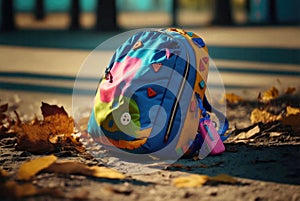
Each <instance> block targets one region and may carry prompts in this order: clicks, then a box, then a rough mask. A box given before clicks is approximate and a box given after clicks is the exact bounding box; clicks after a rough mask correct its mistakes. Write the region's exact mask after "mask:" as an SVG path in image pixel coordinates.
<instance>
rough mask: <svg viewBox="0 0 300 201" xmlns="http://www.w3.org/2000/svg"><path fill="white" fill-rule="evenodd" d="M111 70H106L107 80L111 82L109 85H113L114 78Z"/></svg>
mask: <svg viewBox="0 0 300 201" xmlns="http://www.w3.org/2000/svg"><path fill="white" fill-rule="evenodd" d="M110 70H111V69H110V68H107V69H106V70H105V79H106V80H109V83H113V76H112V74H111V72H110Z"/></svg>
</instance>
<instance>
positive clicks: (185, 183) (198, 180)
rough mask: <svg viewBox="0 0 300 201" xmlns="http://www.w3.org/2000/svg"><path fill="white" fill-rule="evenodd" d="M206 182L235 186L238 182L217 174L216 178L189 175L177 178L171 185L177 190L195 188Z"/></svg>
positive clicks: (227, 176)
mask: <svg viewBox="0 0 300 201" xmlns="http://www.w3.org/2000/svg"><path fill="white" fill-rule="evenodd" d="M208 182H213V183H225V184H236V183H238V181H237V180H236V179H235V178H233V177H232V176H230V175H227V174H219V175H217V176H213V177H209V176H207V175H196V174H191V175H189V176H184V177H178V178H175V179H173V184H174V185H175V186H176V187H177V188H195V187H200V186H203V185H204V184H206V183H208Z"/></svg>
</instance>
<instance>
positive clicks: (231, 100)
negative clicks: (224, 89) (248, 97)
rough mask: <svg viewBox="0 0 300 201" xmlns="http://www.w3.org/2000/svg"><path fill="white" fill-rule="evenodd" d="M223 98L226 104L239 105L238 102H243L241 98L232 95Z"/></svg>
mask: <svg viewBox="0 0 300 201" xmlns="http://www.w3.org/2000/svg"><path fill="white" fill-rule="evenodd" d="M224 98H225V100H226V102H227V103H239V102H241V101H243V98H242V97H240V96H238V95H236V94H234V93H228V94H225V95H224ZM224 98H223V99H224Z"/></svg>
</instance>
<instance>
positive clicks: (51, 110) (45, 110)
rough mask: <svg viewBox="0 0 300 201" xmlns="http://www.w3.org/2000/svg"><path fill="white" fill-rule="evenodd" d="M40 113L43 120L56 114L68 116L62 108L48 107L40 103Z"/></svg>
mask: <svg viewBox="0 0 300 201" xmlns="http://www.w3.org/2000/svg"><path fill="white" fill-rule="evenodd" d="M41 111H42V115H43V117H44V118H46V117H48V116H52V115H56V114H61V115H64V116H68V113H67V112H66V111H65V109H64V107H63V106H61V107H58V106H57V105H50V104H48V103H44V102H42V106H41Z"/></svg>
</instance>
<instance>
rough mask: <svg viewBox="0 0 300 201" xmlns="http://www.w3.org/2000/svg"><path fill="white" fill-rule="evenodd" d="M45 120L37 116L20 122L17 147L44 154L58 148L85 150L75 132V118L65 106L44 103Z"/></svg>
mask: <svg viewBox="0 0 300 201" xmlns="http://www.w3.org/2000/svg"><path fill="white" fill-rule="evenodd" d="M41 109H42V113H43V116H44V120H41V121H40V120H38V119H37V118H36V119H35V120H34V121H33V122H31V123H18V124H16V125H17V126H15V127H16V128H15V131H16V132H17V148H18V149H19V150H23V151H29V152H31V153H36V154H43V153H49V152H53V151H56V150H65V149H74V150H76V151H78V152H83V151H84V150H85V149H84V147H83V146H82V144H81V142H80V141H79V137H78V136H75V135H73V134H74V128H75V124H74V120H73V118H71V117H69V116H68V114H67V113H66V111H65V110H64V108H63V107H58V106H56V105H49V104H47V103H42V107H41Z"/></svg>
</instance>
